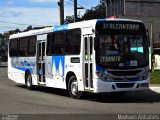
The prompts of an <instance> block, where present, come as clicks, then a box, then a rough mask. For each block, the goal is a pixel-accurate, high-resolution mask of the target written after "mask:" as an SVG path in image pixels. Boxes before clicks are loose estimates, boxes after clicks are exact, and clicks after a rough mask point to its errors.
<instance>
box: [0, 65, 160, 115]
mask: <svg viewBox="0 0 160 120" xmlns="http://www.w3.org/2000/svg"><path fill="white" fill-rule="evenodd" d="M6 113H10V114H159V113H160V94H158V93H155V92H152V91H145V92H132V93H127V94H126V95H125V96H123V97H112V96H111V95H110V94H91V93H86V94H85V95H84V96H83V98H82V99H78V100H76V99H72V98H70V97H69V95H68V93H67V91H65V90H60V89H53V88H40V87H38V88H37V89H36V90H33V91H30V90H27V89H26V88H25V86H24V85H20V84H17V83H14V82H13V81H11V80H9V79H8V77H7V67H0V114H6Z"/></svg>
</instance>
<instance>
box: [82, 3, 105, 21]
mask: <svg viewBox="0 0 160 120" xmlns="http://www.w3.org/2000/svg"><path fill="white" fill-rule="evenodd" d="M98 18H99V19H101V18H106V6H105V1H101V2H100V4H98V5H97V6H95V7H92V8H91V9H88V10H86V12H85V13H84V15H83V16H82V18H81V19H80V20H91V19H98Z"/></svg>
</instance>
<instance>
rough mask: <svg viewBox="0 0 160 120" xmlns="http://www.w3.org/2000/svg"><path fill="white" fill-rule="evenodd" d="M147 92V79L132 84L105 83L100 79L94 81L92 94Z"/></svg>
mask: <svg viewBox="0 0 160 120" xmlns="http://www.w3.org/2000/svg"><path fill="white" fill-rule="evenodd" d="M137 90H149V78H148V79H146V80H142V81H132V82H115V81H114V82H107V81H102V80H100V79H94V92H95V93H101V92H120V91H137Z"/></svg>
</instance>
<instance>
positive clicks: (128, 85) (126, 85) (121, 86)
mask: <svg viewBox="0 0 160 120" xmlns="http://www.w3.org/2000/svg"><path fill="white" fill-rule="evenodd" d="M116 86H117V87H118V88H131V87H133V86H134V83H116Z"/></svg>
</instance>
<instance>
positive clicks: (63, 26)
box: [53, 24, 68, 32]
mask: <svg viewBox="0 0 160 120" xmlns="http://www.w3.org/2000/svg"><path fill="white" fill-rule="evenodd" d="M67 29H68V24H64V25H58V26H54V27H53V32H58V31H62V30H67Z"/></svg>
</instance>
